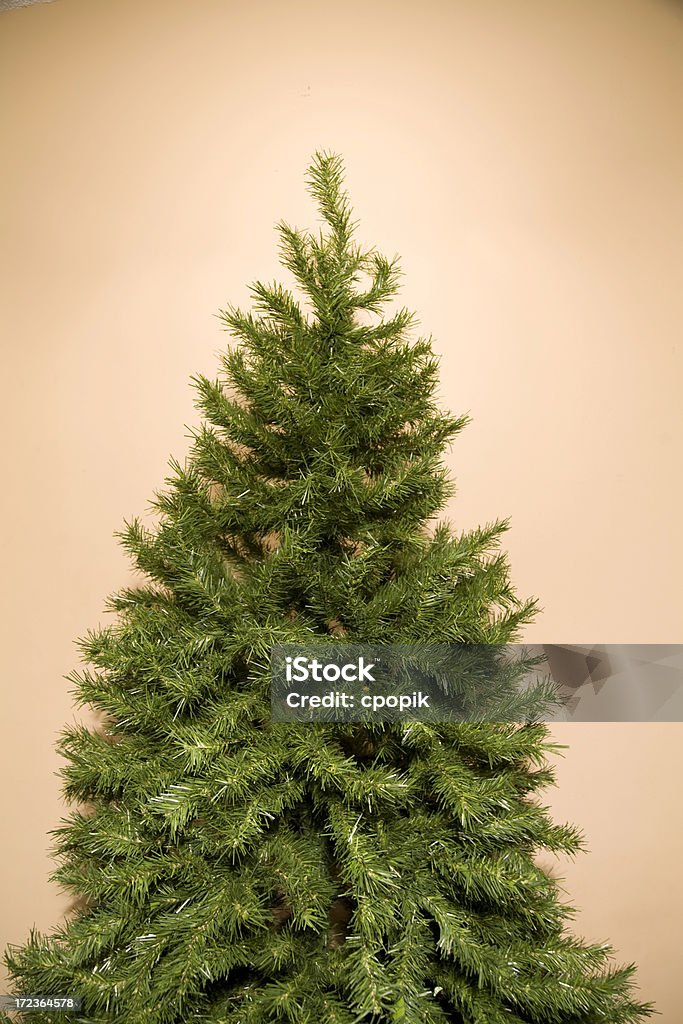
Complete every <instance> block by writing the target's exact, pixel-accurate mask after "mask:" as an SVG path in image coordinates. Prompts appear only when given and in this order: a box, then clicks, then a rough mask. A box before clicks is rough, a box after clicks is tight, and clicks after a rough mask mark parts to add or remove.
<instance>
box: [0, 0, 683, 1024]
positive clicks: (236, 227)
mask: <svg viewBox="0 0 683 1024" xmlns="http://www.w3.org/2000/svg"><path fill="white" fill-rule="evenodd" d="M682 52H683V9H682V8H681V6H680V5H679V4H676V3H673V2H671V3H666V2H664V0H596V2H592V3H585V2H584V0H559V2H557V3H547V2H543V0H512V2H511V0H451V2H446V0H421V2H419V3H412V2H407V0H404V2H389V0H366V2H361V0H347V2H345V3H344V4H335V3H332V2H318V3H313V2H310V0H302V2H294V0H257V2H254V3H238V2H233V0H191V2H190V0H182V2H181V0H57V2H55V3H52V4H48V5H40V6H36V7H28V8H22V9H20V10H15V11H12V12H10V13H5V14H2V15H0V75H1V76H2V101H1V102H2V122H3V123H2V139H3V158H2V189H1V193H0V194H1V199H0V204H1V207H2V228H3V230H2V238H3V241H2V253H1V258H2V267H1V268H0V288H1V289H2V293H3V295H2V299H3V301H2V310H3V317H4V331H3V362H4V364H5V367H6V372H5V374H4V375H3V381H4V383H3V384H2V401H1V403H0V406H1V410H2V416H3V419H4V425H3V428H2V429H3V433H2V437H3V449H4V456H5V467H4V470H3V477H2V482H3V493H4V500H3V503H2V514H3V517H4V518H5V522H4V524H3V528H2V538H3V543H4V559H3V563H4V573H3V575H4V579H3V587H2V600H3V608H2V615H1V616H0V622H1V623H2V631H3V639H2V651H3V659H2V661H3V664H2V723H3V730H2V734H3V743H2V786H1V790H0V799H1V801H2V812H1V813H2V822H3V831H4V832H5V835H6V838H5V841H4V842H3V844H2V852H1V854H0V856H1V858H2V864H1V866H0V886H1V888H2V899H1V900H0V904H1V906H2V929H1V934H0V945H4V944H5V942H7V941H13V942H19V941H22V940H23V939H24V938H25V937H26V935H27V931H28V928H29V927H30V926H31V925H32V924H34V923H35V924H36V926H37V927H39V928H41V929H46V930H47V929H50V928H51V927H52V926H53V925H54V924H55V923H56V922H57V920H58V919H59V917H60V914H61V913H62V912H63V910H64V908H65V906H66V900H65V898H64V897H63V896H62V895H60V894H59V893H58V892H56V891H55V890H54V889H53V888H52V887H51V886H50V885H49V884H48V882H47V874H48V872H49V870H50V863H49V860H48V858H47V855H46V847H47V844H48V840H47V837H46V835H45V833H46V831H47V830H48V829H50V828H53V827H55V825H56V824H57V821H58V817H59V815H60V813H61V805H60V798H59V784H58V780H57V779H56V778H55V777H54V775H53V772H54V771H55V770H56V769H57V767H58V760H57V757H56V755H55V753H54V752H53V743H54V740H55V737H56V735H57V733H58V731H59V730H60V728H61V727H62V724H63V723H64V722H66V721H67V720H69V719H70V718H71V716H72V711H71V707H70V700H69V696H68V692H67V690H68V684H66V683H65V682H64V681H63V679H62V676H63V674H64V673H66V672H67V671H69V670H70V669H71V668H73V667H74V665H75V663H76V651H75V648H74V647H73V644H72V641H73V639H74V638H75V637H76V636H78V635H82V634H83V633H84V632H85V630H86V629H87V628H88V627H90V626H92V625H95V624H96V623H97V622H98V621H101V619H102V604H103V599H104V597H105V595H106V594H107V593H109V592H111V591H112V590H114V589H116V588H118V587H119V586H120V585H121V584H123V583H124V582H126V581H127V580H128V579H129V574H128V568H127V565H126V563H125V561H124V558H123V556H122V554H121V553H120V552H119V550H118V548H117V547H116V545H115V542H114V540H113V538H112V532H113V531H114V530H115V529H117V528H119V527H120V525H121V523H122V520H123V518H124V516H128V515H130V514H133V513H138V512H141V511H144V509H145V507H146V503H147V501H148V499H149V498H151V496H152V493H153V490H154V489H155V488H156V487H158V486H160V485H161V484H162V480H163V477H164V474H165V470H166V460H167V457H168V456H169V455H170V454H171V453H174V454H176V455H180V456H182V454H183V452H184V451H185V448H186V443H187V442H186V436H185V434H186V431H185V428H184V424H185V423H194V422H196V420H195V414H194V412H193V409H192V404H191V403H192V395H191V392H190V390H189V388H188V379H189V376H190V374H191V373H194V372H198V371H202V372H205V373H209V374H211V373H212V372H213V370H214V368H215V365H216V360H215V354H216V352H217V351H218V349H219V348H220V346H222V345H223V343H224V342H225V340H226V339H225V336H223V335H222V334H220V333H219V324H218V321H217V320H215V319H214V318H213V313H214V312H215V311H216V310H217V309H218V308H219V307H220V306H222V305H224V304H225V303H226V302H238V303H239V302H245V301H246V299H247V291H246V284H247V282H249V281H250V280H252V279H253V278H255V277H257V276H259V277H262V278H269V277H272V276H274V275H275V274H276V273H278V268H277V264H276V256H275V245H276V238H275V234H274V232H273V230H272V226H273V224H274V222H275V221H276V220H277V219H278V218H280V217H286V218H287V219H289V220H290V221H293V222H295V223H299V224H301V225H302V226H303V225H311V223H312V216H313V215H312V209H311V206H310V204H309V202H308V200H307V198H306V196H305V193H304V188H303V179H302V175H303V171H304V169H305V167H306V164H307V162H308V159H309V157H310V155H311V154H312V152H313V150H314V149H315V148H316V147H328V148H332V149H335V150H337V151H339V152H341V153H342V154H343V155H344V156H345V158H346V162H347V167H348V185H349V188H350V190H351V193H352V197H353V200H354V203H355V208H356V214H357V216H358V217H359V218H360V219H361V229H360V235H361V238H362V239H363V240H364V241H366V242H368V243H371V244H377V245H378V246H379V247H380V248H382V249H384V250H385V251H387V252H388V253H389V254H392V253H393V252H395V251H398V252H399V253H401V254H402V257H403V267H404V270H405V275H406V276H405V288H404V293H403V298H404V300H405V301H406V303H408V304H409V305H410V306H412V307H413V308H415V309H416V310H417V311H418V312H419V314H420V316H421V319H422V321H423V326H424V330H425V331H426V332H432V333H433V334H434V337H435V347H436V349H437V350H438V351H439V352H440V353H441V355H442V359H443V362H442V366H443V376H442V380H443V386H442V391H443V398H444V404H446V405H447V406H449V407H451V408H452V409H454V410H458V411H462V410H469V411H470V412H471V413H472V415H473V417H474V422H473V424H472V425H471V426H470V427H469V428H468V430H467V431H466V432H465V433H464V434H463V435H462V438H461V440H460V441H459V443H458V444H457V447H456V448H455V449H454V451H453V452H452V455H451V457H450V464H451V466H452V469H453V471H454V473H455V474H456V475H457V478H458V484H459V495H458V498H457V499H456V501H455V502H454V504H453V508H452V514H453V519H454V521H455V522H456V523H457V524H459V525H460V526H462V527H466V526H470V525H473V524H475V523H477V522H481V521H484V520H487V519H489V518H491V517H494V516H497V515H503V514H509V515H511V517H512V521H513V528H512V530H511V532H510V534H509V541H508V548H509V550H510V553H511V557H512V563H513V567H514V577H515V580H516V582H517V584H518V586H519V589H520V591H521V592H522V593H524V594H529V593H536V594H538V595H539V596H540V598H541V600H542V603H543V605H544V607H545V612H544V615H543V616H542V617H541V618H540V619H539V620H538V623H537V624H536V625H535V626H534V628H533V629H530V630H529V631H528V639H530V640H533V641H535V642H577V643H580V642H587V641H597V642H629V641H632V642H673V641H682V640H683V636H682V635H681V597H680V580H681V578H682V575H683V556H682V554H681V545H680V541H679V535H680V528H679V520H680V507H681V497H683V495H682V493H681V481H680V476H681V474H680V462H681V452H682V448H683V445H682V443H681V440H682V436H683V434H682V427H683V422H682V413H681V403H680V381H681V372H682V371H683V357H682V355H681V343H680V324H681V314H683V291H681V290H679V289H677V284H678V281H677V278H678V276H679V275H680V266H681V257H682V256H683V251H682V250H683V231H682V229H683V198H682V193H681V181H682V180H683V134H682V132H681V113H682V112H683V62H682V61H681V53H682ZM556 732H557V734H558V735H560V737H561V739H562V740H563V741H566V742H570V743H571V750H570V751H569V752H568V753H567V756H566V757H565V759H564V760H563V761H562V762H561V763H560V765H559V769H558V771H559V783H560V786H559V788H558V789H557V790H556V791H555V792H553V793H550V794H549V795H548V800H549V801H551V802H552V804H553V806H554V809H555V812H556V814H557V816H558V818H565V817H567V818H571V819H572V820H574V821H576V822H578V823H579V824H581V825H582V826H583V827H584V828H585V830H586V832H587V836H588V840H589V843H590V847H591V849H592V853H591V855H590V856H582V857H580V858H579V860H578V861H576V862H575V863H574V864H573V865H572V864H562V865H560V868H559V870H560V872H561V873H562V874H563V875H564V877H565V878H566V883H565V884H566V888H567V890H568V892H569V895H570V897H571V899H572V900H573V901H574V902H576V903H577V904H578V905H579V906H580V907H581V911H580V914H579V916H578V919H577V930H579V931H580V932H581V933H582V934H585V935H587V936H589V937H591V938H597V939H606V938H609V939H611V940H612V941H613V942H614V944H615V945H616V946H617V947H618V950H619V954H620V957H621V958H622V959H624V960H630V959H636V960H638V961H639V962H640V964H641V972H640V978H641V982H642V992H643V995H644V996H645V997H646V998H652V999H655V1000H657V1002H658V1005H659V1008H660V1010H661V1011H662V1014H663V1016H662V1017H661V1018H660V1019H661V1020H662V1021H663V1024H676V1022H677V1021H679V1020H681V1019H683V996H682V995H681V988H680V979H679V973H680V920H681V914H682V913H683V888H682V887H681V884H680V875H679V871H678V867H679V863H680V859H681V854H682V853H683V835H682V832H681V824H680V822H681V800H680V789H679V781H680V777H681V773H682V772H683V743H682V740H683V726H678V725H670V726H653V725H640V726H626V725H622V726H608V725H599V726H598V725H584V726H579V725H565V726H563V727H562V728H561V729H560V728H558V729H557V730H556ZM0 987H1V986H0Z"/></svg>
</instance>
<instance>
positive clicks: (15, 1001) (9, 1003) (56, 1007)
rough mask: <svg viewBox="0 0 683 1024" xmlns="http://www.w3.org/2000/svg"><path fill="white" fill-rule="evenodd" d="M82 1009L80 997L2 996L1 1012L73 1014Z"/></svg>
mask: <svg viewBox="0 0 683 1024" xmlns="http://www.w3.org/2000/svg"><path fill="white" fill-rule="evenodd" d="M82 1008H83V1000H82V999H81V997H80V996H55V995H51V996H50V995H24V996H0V1010H4V1011H5V1012H9V1013H12V1012H14V1013H72V1012H73V1011H74V1010H81V1009H82Z"/></svg>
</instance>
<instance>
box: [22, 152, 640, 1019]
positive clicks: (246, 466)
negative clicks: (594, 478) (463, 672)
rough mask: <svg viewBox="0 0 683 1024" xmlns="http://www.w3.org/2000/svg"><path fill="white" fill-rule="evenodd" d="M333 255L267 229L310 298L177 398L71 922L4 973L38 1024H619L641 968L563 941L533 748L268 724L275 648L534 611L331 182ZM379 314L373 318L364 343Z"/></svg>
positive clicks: (66, 880) (252, 321)
mask: <svg viewBox="0 0 683 1024" xmlns="http://www.w3.org/2000/svg"><path fill="white" fill-rule="evenodd" d="M308 183H309V187H310V192H311V194H312V196H313V197H314V199H315V200H316V202H317V205H318V208H319V211H320V214H321V215H322V218H323V222H324V227H323V230H321V231H320V233H318V234H311V233H307V232H301V231H298V230H294V229H292V228H291V227H289V226H288V225H286V224H284V223H282V224H280V225H279V226H278V227H279V231H280V237H281V254H282V262H283V264H284V265H285V266H286V267H287V268H288V269H289V270H290V271H291V272H292V273H293V275H294V277H295V279H296V281H297V284H298V286H299V287H300V288H301V289H302V290H303V294H304V300H303V301H302V302H298V301H297V299H296V298H295V296H294V294H293V293H292V292H290V291H288V290H286V289H285V288H283V287H281V286H280V285H279V284H271V285H266V284H263V283H256V284H255V285H254V286H253V288H252V291H253V295H254V299H255V309H254V311H253V312H251V313H244V312H241V311H240V310H238V309H235V308H232V307H231V308H229V309H227V310H226V311H225V312H223V313H222V314H221V315H222V318H223V320H224V321H225V324H226V325H227V327H228V328H229V329H230V331H231V332H232V333H233V334H234V335H235V336H236V337H237V338H238V339H239V344H238V345H237V346H235V347H233V348H232V349H231V350H230V351H228V353H227V354H226V355H225V357H224V360H223V370H224V376H223V377H222V379H220V380H217V381H215V382H212V381H209V380H207V379H205V378H203V377H199V378H197V379H196V387H197V389H198V393H199V406H200V408H201V410H202V412H203V414H204V417H205V423H204V425H203V426H202V427H201V428H200V429H199V430H198V431H196V432H195V435H194V444H193V447H192V450H191V452H190V454H189V456H188V458H187V460H186V463H185V465H184V466H181V465H180V464H178V463H175V462H174V463H173V464H172V467H173V475H172V477H171V478H169V480H168V481H167V484H168V486H167V488H166V489H165V490H164V491H163V492H161V493H159V494H158V495H157V498H156V501H155V508H156V510H157V512H158V514H159V518H158V524H157V526H156V527H155V528H154V529H153V530H148V529H145V528H143V526H142V525H141V524H140V523H139V522H138V521H133V522H132V523H130V524H129V525H128V526H127V528H126V530H125V532H124V533H123V534H122V540H123V543H124V545H125V547H126V548H127V550H128V551H129V552H130V554H131V555H132V557H133V559H134V561H135V564H136V566H137V568H138V569H139V570H140V571H141V572H142V573H143V574H144V576H145V577H146V580H145V581H143V583H142V585H141V586H139V587H136V588H128V589H124V590H123V591H121V592H119V593H118V594H117V595H115V597H113V598H112V599H111V601H110V605H111V608H112V609H113V610H115V611H116V612H117V613H118V617H117V620H116V625H115V626H113V627H110V628H102V629H99V630H97V631H95V632H93V633H92V634H90V635H88V636H87V637H86V638H85V639H84V640H83V641H82V649H83V652H84V660H85V661H86V662H87V663H88V664H89V665H90V666H91V668H90V669H85V670H83V671H81V672H79V673H77V674H75V675H74V677H73V680H74V682H75V685H76V694H77V698H78V700H79V701H80V702H81V703H82V704H84V705H89V706H91V707H92V708H94V709H96V710H98V711H99V712H102V713H103V714H104V715H105V716H106V718H105V721H106V725H105V727H104V728H103V729H102V731H101V732H99V733H96V732H94V731H88V730H86V729H85V728H81V727H73V728H70V729H68V730H67V731H66V732H65V733H64V735H63V740H62V750H63V753H64V755H65V757H66V766H65V769H64V778H65V792H66V795H67V796H68V797H69V798H70V799H72V800H74V801H79V802H80V803H82V804H85V805H86V806H85V807H83V808H82V809H79V810H76V811H75V812H74V813H73V814H72V815H71V816H70V818H69V819H68V820H67V821H66V822H65V823H64V826H63V827H62V828H61V829H59V830H58V831H57V852H58V854H59V857H60V866H59V868H58V870H57V871H56V873H55V876H54V877H55V879H56V880H57V881H59V882H60V883H61V884H62V885H64V886H66V887H68V888H69V889H70V890H72V891H73V892H74V893H75V894H76V895H77V896H78V897H80V899H81V901H82V907H81V909H80V910H79V911H78V913H77V914H76V915H75V916H74V917H73V919H72V920H70V921H69V922H68V923H67V924H65V925H64V926H63V927H62V928H61V929H60V930H59V931H58V932H57V933H55V934H54V935H53V936H50V937H45V936H41V935H38V934H36V933H33V934H32V935H31V938H30V940H29V941H28V942H27V943H26V944H25V945H24V946H23V947H21V948H17V947H12V948H11V950H10V952H9V954H8V956H7V962H8V965H9V967H10V970H11V973H12V978H13V987H14V991H15V992H16V993H17V994H30V993H40V994H43V995H54V996H58V995H68V994H72V995H76V996H78V997H79V998H80V999H81V1000H82V1006H81V1008H80V1009H79V1010H73V1011H69V1010H67V1011H66V1012H59V1013H57V1012H53V1011H51V1010H48V1009H43V1010H40V1011H39V1012H37V1013H35V1014H32V1016H31V1019H34V1020H38V1021H40V1020H44V1021H82V1022H87V1024H95V1022H99V1021H124V1022H130V1024H180V1022H186V1021H188V1022H189V1021H205V1022H214V1024H262V1022H266V1021H290V1022H293V1024H294V1022H296V1024H312V1022H316V1024H317V1022H319V1024H353V1022H360V1021H366V1022H368V1024H389V1022H392V1024H418V1022H420V1024H445V1022H451V1024H532V1022H533V1024H626V1022H634V1021H638V1020H641V1019H643V1018H644V1017H646V1016H648V1015H649V1014H650V1012H651V1008H650V1007H649V1005H646V1004H641V1003H639V1002H637V1001H636V999H635V998H634V997H633V995H632V977H631V976H632V973H633V968H632V967H628V968H625V969H616V968H615V967H613V966H612V965H611V959H610V956H611V950H610V948H609V947H608V946H607V945H604V944H600V945H588V944H585V943H584V942H582V941H579V940H577V939H575V938H572V937H570V936H569V935H568V934H567V933H566V931H565V925H566V923H567V920H568V918H569V917H570V915H571V911H570V909H569V908H568V907H566V906H564V905H563V904H562V903H561V902H560V899H559V891H558V886H557V884H556V882H554V881H553V880H552V879H551V878H549V877H547V875H546V874H545V873H544V872H543V871H542V870H541V869H540V867H538V866H537V864H536V863H535V861H534V855H535V853H536V852H537V851H539V850H551V851H562V852H574V851H576V850H577V849H578V848H579V845H580V836H579V835H578V833H577V832H576V830H575V829H573V828H572V827H568V826H558V825H555V824H553V823H552V821H551V820H550V818H549V815H548V813H547V810H546V809H545V808H544V807H543V806H542V805H540V804H539V803H538V802H537V801H536V800H535V799H534V794H536V793H537V792H538V791H539V790H540V789H542V788H543V787H545V786H547V785H548V784H550V783H551V782H552V772H551V770H550V768H549V767H548V765H547V763H546V760H545V754H546V751H547V750H548V749H549V748H550V747H551V746H552V744H550V743H549V740H548V735H547V730H546V727H545V726H544V725H543V724H540V723H538V722H526V723H521V724H514V723H512V724H510V723H508V724H501V723H492V722H485V723H481V722H469V721H464V722H457V723H446V724H434V723H423V722H417V721H411V722H405V721H404V722H401V721H399V722H392V723H374V724H369V725H359V724H358V723H353V724H349V723H339V722H330V723H324V724H320V723H316V724H310V725H309V724H305V725H302V724H294V725H293V724H286V723H276V722H273V721H272V720H271V717H270V704H269V675H268V662H269V652H270V650H271V647H272V646H273V645H274V644H279V643H296V642H299V641H301V642H304V641H311V640H312V639H313V640H314V639H316V638H317V639H320V638H334V640H335V642H339V641H341V642H353V643H378V642H379V643H383V642H393V643H402V644H413V643H424V642H439V643H444V642H446V643H455V644H465V643H470V644H504V643H506V642H508V641H512V640H514V639H515V638H516V637H517V636H518V633H519V630H520V628H521V627H522V626H523V625H524V624H525V623H526V622H528V621H529V620H530V619H531V617H532V616H533V615H534V612H535V608H536V606H535V602H533V601H520V600H519V599H518V598H517V597H516V596H515V593H514V590H513V588H512V586H511V583H510V580H509V570H508V564H507V560H506V557H505V556H504V554H503V553H502V552H501V551H500V548H499V543H500V538H501V534H502V533H503V532H504V530H505V528H506V522H505V521H500V522H495V523H493V524H491V525H488V526H486V527H485V528H483V529H477V530H473V531H469V532H466V533H463V534H458V535H456V534H455V533H454V532H453V531H452V529H451V527H450V526H449V525H448V524H446V523H441V524H438V525H436V526H434V527H433V528H430V527H429V521H430V520H431V519H433V517H434V516H435V515H436V514H437V513H438V512H439V511H440V510H441V509H442V508H443V507H444V504H445V502H446V500H447V497H448V495H449V493H450V490H449V482H448V477H447V474H446V471H445V469H444V467H443V465H442V461H441V460H442V456H443V453H444V449H445V447H446V445H447V444H448V443H449V441H450V440H451V439H452V438H453V437H454V436H455V435H456V434H457V433H458V431H459V430H460V429H461V428H462V427H463V426H464V424H465V422H466V420H467V417H453V416H450V415H447V414H445V413H443V412H441V411H439V408H438V406H437V404H436V401H435V397H434V396H435V389H436V385H437V363H436V360H435V358H434V356H433V353H432V350H431V347H430V342H429V340H428V339H417V340H413V341H410V340H409V338H408V335H409V334H410V329H411V327H412V326H413V318H412V316H411V314H410V313H409V312H407V311H406V310H405V309H398V310H396V311H394V312H392V313H390V314H386V315H385V316H382V313H383V312H384V311H386V310H387V303H388V302H389V301H390V300H391V299H392V297H393V296H394V295H395V294H396V292H397V285H398V277H399V271H398V266H397V263H396V261H395V260H394V261H388V260H386V259H385V258H383V257H382V256H381V255H379V254H378V253H377V252H375V251H374V250H370V251H367V250H363V249H362V248H361V247H359V246H358V245H357V244H356V243H355V241H354V237H355V236H354V223H353V222H352V220H351V212H350V207H349V203H348V199H347V196H346V194H345V192H344V190H343V181H342V164H341V161H340V159H339V158H338V157H337V156H335V155H330V154H326V153H319V154H317V155H316V156H315V158H314V160H313V162H312V165H311V167H310V169H309V173H308ZM378 315H379V316H378Z"/></svg>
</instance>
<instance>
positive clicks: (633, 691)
mask: <svg viewBox="0 0 683 1024" xmlns="http://www.w3.org/2000/svg"><path fill="white" fill-rule="evenodd" d="M270 667H271V684H272V685H271V714H272V719H273V721H275V722H310V723H313V722H396V721H422V722H434V723H438V722H465V721H479V722H482V721H488V722H527V721H546V722H562V721H566V722H680V721H683V644H541V645H528V644H358V643H345V642H339V641H333V642H329V643H315V644H278V645H275V646H274V647H273V648H272V650H271V665H270Z"/></svg>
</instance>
